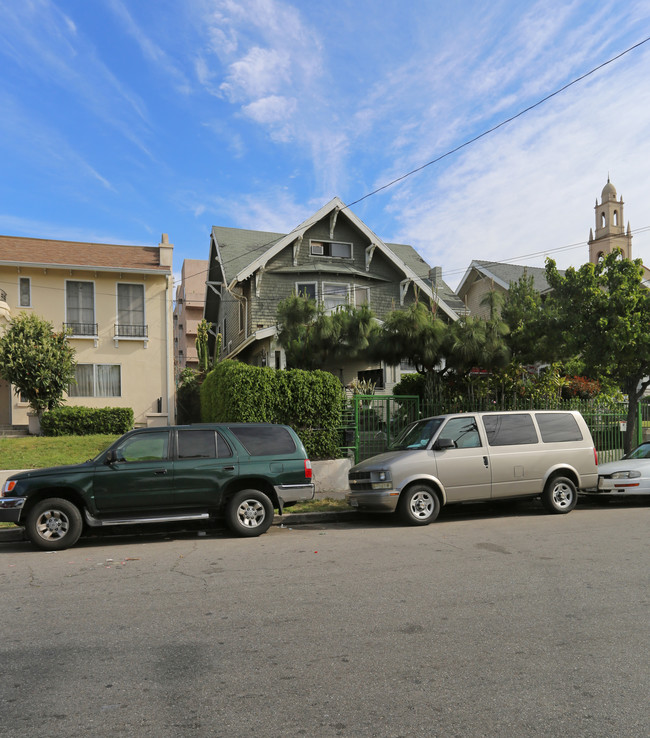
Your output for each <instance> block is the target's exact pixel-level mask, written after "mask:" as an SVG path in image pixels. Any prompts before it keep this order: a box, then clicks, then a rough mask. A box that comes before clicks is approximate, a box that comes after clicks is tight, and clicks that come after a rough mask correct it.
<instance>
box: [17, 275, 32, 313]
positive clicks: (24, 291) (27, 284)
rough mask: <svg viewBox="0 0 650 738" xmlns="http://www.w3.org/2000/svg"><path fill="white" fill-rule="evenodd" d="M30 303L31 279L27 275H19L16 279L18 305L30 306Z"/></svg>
mask: <svg viewBox="0 0 650 738" xmlns="http://www.w3.org/2000/svg"><path fill="white" fill-rule="evenodd" d="M31 304H32V280H31V279H30V278H29V277H21V278H20V279H19V280H18V305H19V306H20V307H31Z"/></svg>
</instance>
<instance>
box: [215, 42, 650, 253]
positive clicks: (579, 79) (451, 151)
mask: <svg viewBox="0 0 650 738" xmlns="http://www.w3.org/2000/svg"><path fill="white" fill-rule="evenodd" d="M648 41H650V36H648V37H647V38H644V39H643V40H642V41H639V42H638V43H636V44H633V45H632V46H630V47H628V48H627V49H625V50H624V51H621V52H620V53H619V54H616V55H615V56H613V57H612V58H611V59H608V60H607V61H604V62H602V64H599V65H598V66H596V67H594V68H593V69H590V70H589V71H588V72H585V73H584V74H582V75H580V76H579V77H576V78H575V79H573V80H571V82H567V84H565V85H563V86H562V87H560V88H558V89H557V90H555V91H554V92H551V93H550V94H548V95H546V96H545V97H543V98H541V100H538V101H537V102H535V103H533V104H532V105H529V106H528V107H526V108H524V109H523V110H520V111H519V112H518V113H515V115H512V116H510V117H509V118H506V119H505V120H502V121H501V122H500V123H497V124H496V125H494V126H492V127H491V128H488V129H487V130H486V131H483V132H482V133H479V134H478V135H477V136H474V137H473V138H470V139H468V140H467V141H464V142H463V143H461V144H459V145H458V146H455V147H454V148H453V149H449V150H448V151H446V152H445V153H444V154H441V155H440V156H437V157H436V158H435V159H432V160H431V161H428V162H426V163H425V164H422V165H421V166H419V167H416V168H415V169H412V170H411V171H410V172H406V174H402V175H401V176H399V177H396V178H395V179H393V180H391V181H390V182H387V183H386V184H384V185H382V186H381V187H377V188H376V189H374V190H372V191H371V192H368V193H367V194H365V195H363V196H362V197H359V198H357V199H356V200H353V201H352V202H350V203H348V204H347V205H344V206H343V207H342V208H341V210H347V209H349V208H351V207H352V206H353V205H356V204H357V203H360V202H362V201H363V200H366V199H368V198H369V197H372V196H373V195H376V194H377V193H378V192H382V191H383V190H386V189H388V188H389V187H392V186H393V185H395V184H397V183H398V182H401V181H403V180H405V179H406V178H407V177H411V176H412V175H414V174H417V173H418V172H421V171H422V170H423V169H426V168H427V167H430V166H431V165H432V164H436V163H438V162H439V161H442V160H443V159H445V158H447V157H449V156H451V155H452V154H455V153H457V152H458V151H460V150H461V149H464V148H466V147H467V146H470V145H471V144H473V143H476V141H479V140H480V139H482V138H484V137H485V136H488V135H489V134H490V133H494V131H496V130H498V129H499V128H502V127H503V126H505V125H507V124H508V123H511V122H512V121H514V120H516V119H517V118H520V117H521V116H522V115H525V114H526V113H528V112H530V111H531V110H534V109H535V108H538V107H539V106H540V105H543V104H544V103H545V102H548V101H549V100H550V99H551V98H553V97H555V96H557V95H559V94H560V93H562V92H564V91H565V90H567V89H569V87H573V85H576V84H578V82H582V80H584V79H586V78H587V77H590V76H591V75H593V74H595V73H596V72H598V71H599V70H600V69H603V68H604V67H606V66H608V65H609V64H612V63H613V62H615V61H617V60H618V59H620V58H621V57H623V56H625V55H626V54H629V53H630V52H631V51H634V50H635V49H637V48H639V47H640V46H643V44H646V43H647V42H648ZM298 228H299V226H297V227H296V228H294V229H293V230H291V231H289V233H286V234H284V235H282V236H281V238H286V236H290V235H291V234H292V233H295V232H297V230H298ZM277 240H278V239H277V238H276V239H273V240H272V241H268V242H267V243H264V244H261V245H259V246H256V247H255V248H254V249H251V253H256V252H257V251H262V250H264V249H267V248H268V247H269V246H272V245H273V244H274V243H276V242H277ZM231 261H234V259H230V260H229V261H224V262H222V264H223V265H225V264H228V263H230V262H231Z"/></svg>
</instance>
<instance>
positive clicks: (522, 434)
mask: <svg viewBox="0 0 650 738" xmlns="http://www.w3.org/2000/svg"><path fill="white" fill-rule="evenodd" d="M483 425H484V426H485V432H486V433H487V439H488V444H489V445H490V446H518V445H521V444H525V443H537V442H538V438H537V431H536V430H535V425H534V424H533V419H532V418H531V417H530V415H529V414H528V413H521V414H516V415H510V414H508V415H484V416H483Z"/></svg>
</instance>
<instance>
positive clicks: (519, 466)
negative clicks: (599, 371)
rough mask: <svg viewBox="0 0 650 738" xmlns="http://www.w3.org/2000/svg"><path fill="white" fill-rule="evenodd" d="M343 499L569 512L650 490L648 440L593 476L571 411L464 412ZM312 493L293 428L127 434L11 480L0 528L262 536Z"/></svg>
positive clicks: (404, 510)
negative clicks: (587, 497)
mask: <svg viewBox="0 0 650 738" xmlns="http://www.w3.org/2000/svg"><path fill="white" fill-rule="evenodd" d="M349 487H350V492H349V494H348V495H347V499H348V503H349V504H350V506H351V507H352V508H354V509H358V510H370V511H376V512H392V513H396V514H397V515H398V516H399V517H400V518H401V519H402V521H404V522H405V523H407V524H410V525H427V524H428V523H431V522H433V521H434V520H435V519H436V517H437V516H438V513H439V511H440V509H441V507H442V506H443V505H446V504H449V503H458V502H477V501H484V500H494V499H507V498H511V499H515V498H526V497H528V498H530V497H539V498H540V499H541V501H542V503H543V505H544V506H545V507H546V509H547V510H548V511H549V512H552V513H560V514H563V513H568V512H570V511H571V510H573V508H574V507H575V505H576V502H577V498H578V491H579V490H580V491H583V492H587V493H590V494H592V495H594V496H595V495H598V496H599V497H601V498H602V497H604V496H605V495H608V494H615V495H628V494H639V493H645V494H650V443H644V444H642V445H641V446H639V448H638V449H636V450H635V451H633V452H632V453H631V454H629V455H628V456H626V457H623V459H622V460H620V461H618V462H612V463H610V464H605V465H603V466H602V467H600V469H599V468H598V459H597V454H596V450H595V448H594V444H593V440H592V437H591V434H590V432H589V428H588V427H587V424H586V423H585V421H584V419H583V418H582V416H581V415H580V413H578V412H569V411H530V412H493V413H463V414H455V415H440V416H436V417H432V418H424V419H422V420H418V421H416V422H414V423H412V424H410V425H409V426H407V427H406V428H405V429H404V431H403V432H402V434H401V435H400V436H399V437H398V438H397V439H396V440H395V442H394V443H393V444H392V446H391V447H390V449H389V450H388V451H387V452H385V453H381V454H379V455H376V456H373V457H372V458H369V459H366V460H365V461H363V462H361V463H360V464H357V465H356V466H354V467H352V469H351V470H350V472H349ZM313 497H314V484H313V481H312V468H311V462H310V460H309V459H308V457H307V454H306V452H305V449H304V446H303V444H302V443H301V441H300V439H299V438H298V436H297V434H296V433H295V432H294V431H293V430H292V429H291V428H289V427H288V426H283V425H273V424H268V423H250V424H247V423H226V424H205V425H191V426H171V427H166V428H147V429H139V430H134V431H131V432H129V433H126V434H125V435H124V436H122V437H121V438H119V439H118V440H117V441H115V443H113V444H112V445H111V446H110V447H109V448H108V449H106V450H105V451H103V452H102V453H100V454H99V455H98V456H97V457H96V458H94V459H91V460H89V461H87V462H85V463H84V464H75V465H70V466H60V467H53V468H50V469H37V470H33V471H26V472H21V473H18V474H15V475H13V476H11V477H10V478H9V479H8V480H7V481H6V482H5V484H4V486H3V487H2V491H1V492H0V520H2V521H11V522H14V523H17V524H20V525H24V526H25V532H26V535H27V537H28V538H29V539H30V541H31V542H32V543H33V544H34V545H35V546H37V547H38V548H41V549H44V550H60V549H64V548H68V547H69V546H72V545H74V543H76V541H77V540H78V539H79V537H80V535H81V534H82V532H83V530H84V528H89V529H92V528H100V527H105V526H108V527H112V526H120V525H132V524H143V525H146V524H152V523H167V522H179V521H193V520H208V519H217V518H220V519H223V520H225V522H226V524H227V526H228V527H229V528H230V529H231V530H232V531H233V532H234V533H235V534H237V535H240V536H247V537H252V536H258V535H260V534H262V533H264V532H265V531H266V530H268V528H269V526H270V525H271V523H272V521H273V516H274V509H277V510H279V512H280V514H282V511H283V508H284V507H285V506H291V505H292V504H294V503H295V502H298V501H300V500H309V499H312V498H313Z"/></svg>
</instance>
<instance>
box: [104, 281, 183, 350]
mask: <svg viewBox="0 0 650 738" xmlns="http://www.w3.org/2000/svg"><path fill="white" fill-rule="evenodd" d="M121 284H125V285H136V286H137V287H142V320H143V323H142V325H143V327H146V325H147V288H146V286H145V285H144V284H143V283H142V282H122V281H120V282H116V283H115V325H116V326H117V327H118V331H117V333H116V335H115V336H113V338H114V341H115V346H116V347H117V346H119V344H120V341H142V342H143V343H144V347H145V348H147V344H148V342H149V336H121V335H119V325H120V294H119V293H120V285H121ZM174 317H176V316H174ZM180 327H182V326H180Z"/></svg>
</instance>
